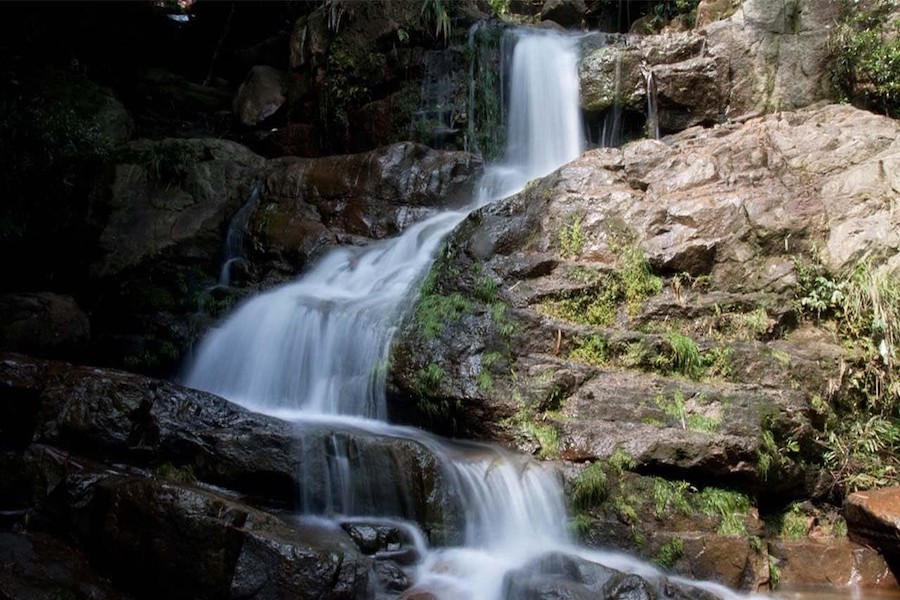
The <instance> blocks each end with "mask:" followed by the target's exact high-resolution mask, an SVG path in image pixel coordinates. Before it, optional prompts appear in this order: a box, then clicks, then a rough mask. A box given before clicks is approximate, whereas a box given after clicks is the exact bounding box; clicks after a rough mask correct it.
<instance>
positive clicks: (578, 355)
mask: <svg viewBox="0 0 900 600" xmlns="http://www.w3.org/2000/svg"><path fill="white" fill-rule="evenodd" d="M607 359H608V349H607V344H606V340H604V339H603V338H602V337H600V336H599V335H592V336H591V337H588V338H578V339H576V340H575V348H574V349H573V350H572V351H571V352H570V353H569V360H574V361H578V362H583V363H587V364H589V365H595V366H598V367H599V366H602V365H604V364H606V361H607Z"/></svg>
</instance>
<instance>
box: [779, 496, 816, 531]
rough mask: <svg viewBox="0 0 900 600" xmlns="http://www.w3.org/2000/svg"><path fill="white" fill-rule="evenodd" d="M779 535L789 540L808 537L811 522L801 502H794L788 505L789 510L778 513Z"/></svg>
mask: <svg viewBox="0 0 900 600" xmlns="http://www.w3.org/2000/svg"><path fill="white" fill-rule="evenodd" d="M777 526H778V530H777V532H776V535H777V536H778V537H782V538H786V539H789V540H799V539H803V538H805V537H806V534H807V533H808V531H809V523H808V518H807V516H806V513H805V512H803V509H802V508H801V506H800V503H799V502H794V503H792V504H791V505H790V506H788V508H787V510H786V511H784V512H783V513H781V514H780V515H778V518H777Z"/></svg>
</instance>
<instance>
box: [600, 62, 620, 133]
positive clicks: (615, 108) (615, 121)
mask: <svg viewBox="0 0 900 600" xmlns="http://www.w3.org/2000/svg"><path fill="white" fill-rule="evenodd" d="M622 54H623V53H622V52H616V70H615V81H614V82H613V85H614V87H613V90H614V91H613V105H612V106H610V107H609V109H607V111H606V115H604V117H603V126H602V127H601V129H600V146H601V147H603V148H618V147H619V146H621V145H622V131H623V128H624V124H623V119H622V110H623V109H622V90H621V86H622Z"/></svg>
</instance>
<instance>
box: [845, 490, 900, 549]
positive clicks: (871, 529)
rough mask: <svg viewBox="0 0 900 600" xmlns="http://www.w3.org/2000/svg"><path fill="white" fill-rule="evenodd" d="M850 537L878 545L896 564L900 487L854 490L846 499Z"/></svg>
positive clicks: (898, 543) (899, 546)
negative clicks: (863, 490)
mask: <svg viewBox="0 0 900 600" xmlns="http://www.w3.org/2000/svg"><path fill="white" fill-rule="evenodd" d="M843 513H844V518H845V519H846V520H847V529H848V531H849V534H850V538H851V539H853V540H854V541H857V542H859V543H862V544H867V545H872V546H874V547H876V548H878V549H879V550H880V551H881V552H882V553H883V554H884V555H885V556H886V557H887V558H888V560H889V561H890V562H891V564H892V565H896V561H898V560H900V488H897V487H893V488H885V489H881V490H868V491H865V492H854V493H852V494H850V495H849V496H847V499H846V500H845V501H844V510H843Z"/></svg>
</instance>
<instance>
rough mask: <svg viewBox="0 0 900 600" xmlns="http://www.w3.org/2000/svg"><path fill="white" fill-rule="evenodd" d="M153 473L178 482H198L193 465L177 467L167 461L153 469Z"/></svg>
mask: <svg viewBox="0 0 900 600" xmlns="http://www.w3.org/2000/svg"><path fill="white" fill-rule="evenodd" d="M153 474H154V475H156V476H157V477H162V478H163V479H168V480H170V481H175V482H177V483H196V481H197V477H196V476H195V475H194V469H193V468H192V467H191V465H183V466H180V467H176V466H175V465H173V464H172V463H169V462H166V463H163V464H161V465H159V466H158V467H156V468H155V469H153Z"/></svg>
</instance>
